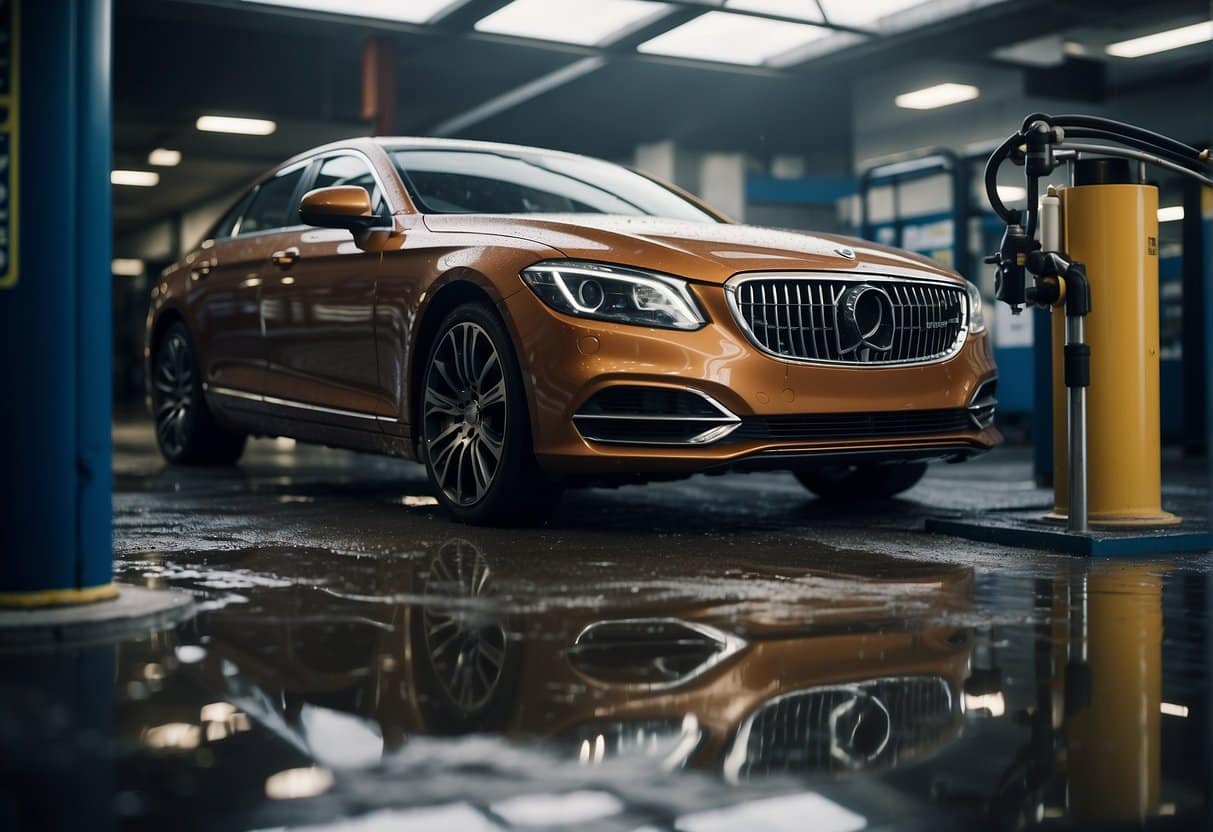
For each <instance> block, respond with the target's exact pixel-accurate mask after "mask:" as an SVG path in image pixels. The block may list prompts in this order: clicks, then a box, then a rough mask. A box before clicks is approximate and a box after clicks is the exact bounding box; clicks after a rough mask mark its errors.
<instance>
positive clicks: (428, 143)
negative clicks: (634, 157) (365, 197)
mask: <svg viewBox="0 0 1213 832" xmlns="http://www.w3.org/2000/svg"><path fill="white" fill-rule="evenodd" d="M375 146H378V147H380V148H382V149H383V150H385V151H387V152H389V153H390V152H391V151H393V150H410V149H412V150H479V151H483V152H489V153H493V152H496V153H510V154H519V153H543V154H545V155H551V156H567V157H569V158H573V159H585V158H589V157H586V156H582V155H579V154H577V153H568V152H566V151H563V150H550V149H548V148H543V147H528V146H526V145H521V144H506V143H504V142H480V141H471V140H468V139H442V138H430V137H424V136H357V137H353V138H349V139H341V140H340V141H335V142H330V143H329V144H325V145H321V146H319V147H313V148H311V149H310V150H305V151H303V152H302V153H297V154H295V155H294V156H292V157H291V158H290V159H288V160H286V161H285V162H283V163H282V164H281V165H280V166H279V167H280V168H282V167H288V166H290V165H292V164H295V163H296V162H298V161H300V160H302V159H309V158H311V157H313V156H317V155H319V154H322V153H328V152H331V151H334V150H343V149H354V150H363V151H365V150H366V149H367V148H368V147H375Z"/></svg>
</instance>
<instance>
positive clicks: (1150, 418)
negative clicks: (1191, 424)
mask: <svg viewBox="0 0 1213 832" xmlns="http://www.w3.org/2000/svg"><path fill="white" fill-rule="evenodd" d="M1060 195H1061V208H1062V229H1063V243H1064V244H1063V248H1064V250H1065V252H1066V254H1067V255H1068V256H1069V257H1070V258H1072V259H1074V260H1077V261H1079V262H1081V263H1083V264H1085V265H1086V269H1087V276H1088V278H1089V279H1090V281H1091V313H1090V315H1088V316H1087V320H1086V340H1087V343H1088V344H1090V346H1091V386H1090V388H1088V390H1087V414H1088V415H1087V479H1088V486H1087V490H1088V495H1087V500H1088V506H1089V517H1090V524H1091V525H1092V526H1093V527H1100V526H1104V527H1109V526H1111V527H1131V526H1169V525H1174V524H1176V523H1179V522H1180V520H1179V518H1178V517H1176V516H1175V515H1173V514H1170V513H1169V512H1166V511H1163V510H1162V459H1161V451H1160V438H1159V432H1160V425H1159V409H1158V408H1159V405H1158V189H1157V188H1156V187H1154V186H1152V185H1134V184H1126V185H1119V184H1113V185H1106V184H1094V185H1085V184H1084V185H1078V186H1076V187H1070V188H1063V189H1062V190H1061V192H1060ZM1064 341H1065V310H1064V309H1063V308H1060V307H1057V308H1054V309H1053V483H1054V486H1053V512H1052V514H1050V515H1049V518H1050V519H1055V520H1064V519H1065V518H1066V516H1067V514H1068V510H1069V493H1068V492H1069V488H1068V479H1069V478H1068V465H1067V455H1068V450H1069V449H1068V447H1067V430H1066V400H1067V399H1066V388H1065V386H1064V385H1063V381H1062V352H1063V350H1062V345H1063V343H1064Z"/></svg>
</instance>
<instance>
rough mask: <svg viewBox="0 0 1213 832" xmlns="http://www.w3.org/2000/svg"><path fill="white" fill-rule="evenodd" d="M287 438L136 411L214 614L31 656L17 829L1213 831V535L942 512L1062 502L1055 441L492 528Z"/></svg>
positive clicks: (22, 712) (410, 477)
mask: <svg viewBox="0 0 1213 832" xmlns="http://www.w3.org/2000/svg"><path fill="white" fill-rule="evenodd" d="M287 444H289V443H281V442H278V443H276V442H274V441H268V440H267V441H258V442H254V443H252V444H251V445H250V449H249V452H248V453H247V454H246V456H245V458H244V460H243V462H242V464H241V466H240V467H239V468H238V469H232V470H227V471H218V470H180V469H166V468H165V467H164V466H163V465H162V463H161V461H160V458H159V456H158V455H157V454H156V451H155V447H154V442H153V438H152V433H151V430H150V428H149V427H148V426H146V425H145V424H143V423H142V422H138V421H122V422H120V423H119V424H118V426H117V427H116V429H115V478H116V479H115V491H116V495H115V500H114V512H115V538H114V546H115V551H116V553H117V563H116V572H117V577H118V579H119V580H120V581H125V582H128V583H134V584H139V585H143V586H149V587H173V588H177V589H180V590H184V591H187V592H189V593H191V594H193V595H194V597H195V599H196V602H197V611H198V612H197V615H196V617H195V618H194V619H193V620H191V621H190V622H188V623H186V624H184V625H181V626H180V627H178V628H177V629H176V630H174V631H169V632H161V633H149V634H147V635H146V636H145V637H143V638H139V639H135V640H131V641H128V642H125V643H121V644H118V645H108V646H107V645H97V646H92V647H83V648H78V649H74V650H69V651H59V652H54V653H27V654H19V653H9V654H6V655H0V829H9V828H11V829H42V828H70V829H92V828H119V827H120V828H134V829H143V828H146V829H169V828H172V829H194V828H197V829H276V828H282V827H286V828H305V829H342V830H347V829H348V830H379V829H393V830H431V829H436V830H441V832H465V831H466V830H477V831H479V830H499V829H515V828H517V829H534V828H549V827H557V828H570V829H586V830H650V829H652V830H686V832H706V831H707V830H733V829H736V830H767V829H770V830H785V829H786V830H791V829H798V830H799V829H803V830H848V829H860V828H869V829H882V828H889V829H932V830H933V829H945V828H964V829H969V828H971V829H1023V828H1046V829H1047V828H1063V829H1064V828H1073V827H1084V828H1085V827H1088V826H1097V827H1112V828H1119V826H1121V825H1129V826H1135V825H1136V824H1137V822H1138V821H1140V820H1145V821H1147V822H1148V825H1150V826H1153V827H1156V828H1167V829H1169V828H1210V827H1211V826H1213V821H1211V819H1213V810H1211V809H1210V790H1211V788H1213V765H1211V764H1210V754H1211V753H1213V734H1211V732H1213V723H1211V722H1210V718H1209V705H1210V685H1209V659H1210V657H1211V653H1213V633H1211V630H1210V622H1211V618H1210V615H1209V610H1210V605H1211V604H1213V595H1211V590H1213V574H1211V571H1210V568H1209V564H1210V562H1211V561H1210V558H1209V557H1208V555H1185V556H1175V557H1169V558H1155V559H1152V560H1150V561H1148V562H1128V561H1123V560H1121V561H1104V562H1088V561H1084V560H1079V559H1074V558H1070V557H1064V556H1053V555H1047V554H1041V553H1033V552H1028V551H1024V550H1018V549H1009V548H1003V547H999V546H994V545H986V544H975V543H970V542H965V541H957V540H953V539H949V538H944V537H938V536H933V535H929V534H926V533H925V532H923V531H921V528H922V523H923V519H924V518H925V517H926V516H927V515H929V514H932V513H938V512H939V511H940V510H948V511H961V510H971V509H975V508H982V509H989V510H999V509H1023V508H1032V507H1039V508H1040V509H1042V511H1043V509H1044V508H1045V507H1047V505H1048V503H1049V495H1048V493H1047V492H1045V491H1043V490H1041V489H1037V488H1035V487H1034V486H1033V485H1032V484H1031V482H1030V477H1029V457H1028V455H1027V453H1026V452H1025V451H1023V450H1016V449H1009V450H1002V451H999V452H996V453H994V454H991V455H989V456H987V457H985V458H984V459H982V460H980V461H976V462H973V463H969V464H967V465H962V466H940V467H938V468H937V469H933V471H932V473H931V474H930V475H929V476H928V478H927V479H926V480H925V481H924V482H923V483H922V484H921V485H919V486H918V487H916V488H915V489H913V490H912V491H911V492H909V493H908V494H907V495H906V496H905V498H904V499H899V500H889V501H883V502H879V503H875V504H872V505H868V506H856V507H853V508H846V509H839V508H837V507H830V506H826V505H824V504H822V503H820V502H817V501H815V500H812V499H811V498H810V496H809V495H808V494H807V492H805V491H804V490H803V489H802V488H801V487H800V486H799V485H798V484H797V483H796V481H795V480H794V479H793V478H792V477H791V476H790V475H786V474H751V475H733V476H728V477H702V476H701V477H695V478H692V479H690V480H687V481H684V482H677V483H667V484H660V485H653V486H646V487H626V488H621V489H617V490H592V491H582V492H575V493H572V494H570V495H568V497H567V498H566V501H565V504H564V506H563V508H562V510H561V511H560V513H559V514H558V515H557V516H556V518H555V519H554V521H553V522H552V523H551V525H549V526H547V527H545V528H541V529H530V530H527V529H511V530H495V529H483V528H470V527H465V526H459V525H456V524H453V523H451V522H450V521H448V520H447V519H446V518H445V516H444V515H443V514H442V513H441V512H440V511H439V509H438V508H437V507H436V506H435V505H434V500H433V497H432V496H431V493H430V491H429V488H428V485H427V483H426V481H425V477H424V474H423V471H422V469H421V468H420V467H419V466H416V465H412V464H409V463H404V462H400V461H396V460H389V459H382V458H376V457H370V456H363V455H357V454H350V453H343V452H338V451H332V450H326V449H319V448H309V447H303V446H300V447H298V448H291V447H286V445H287ZM1168 481H1169V485H1168V491H1167V503H1168V507H1176V508H1178V510H1180V511H1181V512H1182V511H1192V512H1195V511H1198V510H1201V509H1202V507H1203V506H1204V504H1205V502H1206V501H1207V497H1208V491H1207V488H1205V485H1204V472H1203V469H1201V468H1199V467H1196V466H1192V465H1190V464H1183V463H1178V462H1177V463H1175V464H1174V465H1171V466H1169V469H1168Z"/></svg>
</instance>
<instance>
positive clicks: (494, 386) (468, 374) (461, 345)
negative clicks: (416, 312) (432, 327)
mask: <svg viewBox="0 0 1213 832" xmlns="http://www.w3.org/2000/svg"><path fill="white" fill-rule="evenodd" d="M422 414H423V420H424V430H425V434H424V435H425V443H426V456H427V458H428V459H429V461H430V467H431V469H432V470H433V472H434V478H435V480H437V483H438V487H439V488H441V489H442V492H443V494H444V495H445V496H446V498H447V499H448V500H450V501H451V502H453V503H455V504H456V505H460V506H470V505H474V504H476V503H478V502H480V500H482V499H483V498H484V496H485V494H486V493H487V492H488V490H489V487H490V486H491V485H492V484H493V478H494V477H495V476H496V475H497V470H498V468H500V467H501V456H502V452H503V450H504V448H505V431H506V391H505V370H504V368H503V367H502V364H501V358H500V356H498V354H497V348H496V347H494V346H493V342H492V340H491V339H490V338H489V334H488V333H487V332H486V331H485V330H484V328H483V327H481V326H480V325H479V324H476V323H472V322H470V321H463V322H460V323H457V324H455V325H454V326H452V327H451V328H450V329H449V330H447V332H446V334H445V335H444V336H443V337H442V340H441V342H439V344H438V347H437V349H435V350H434V355H433V358H432V359H431V361H430V366H429V370H428V371H427V373H426V379H425V399H424V403H423V405H422Z"/></svg>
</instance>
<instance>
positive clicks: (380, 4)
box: [244, 0, 466, 23]
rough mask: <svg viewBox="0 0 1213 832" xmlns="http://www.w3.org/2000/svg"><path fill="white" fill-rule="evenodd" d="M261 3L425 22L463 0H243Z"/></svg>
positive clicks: (404, 21)
mask: <svg viewBox="0 0 1213 832" xmlns="http://www.w3.org/2000/svg"><path fill="white" fill-rule="evenodd" d="M244 2H246V3H254V4H260V5H265V6H287V7H289V8H292V9H303V10H304V11H311V12H330V13H332V14H342V15H349V16H351V17H372V18H375V19H377V20H393V21H396V22H399V23H429V22H430V21H432V20H436V19H438V18H439V17H441V16H442V15H443V14H445V13H446V12H448V11H450V10H451V9H453V8H455V7H456V6H461V5H463V3H465V2H466V0H244Z"/></svg>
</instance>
